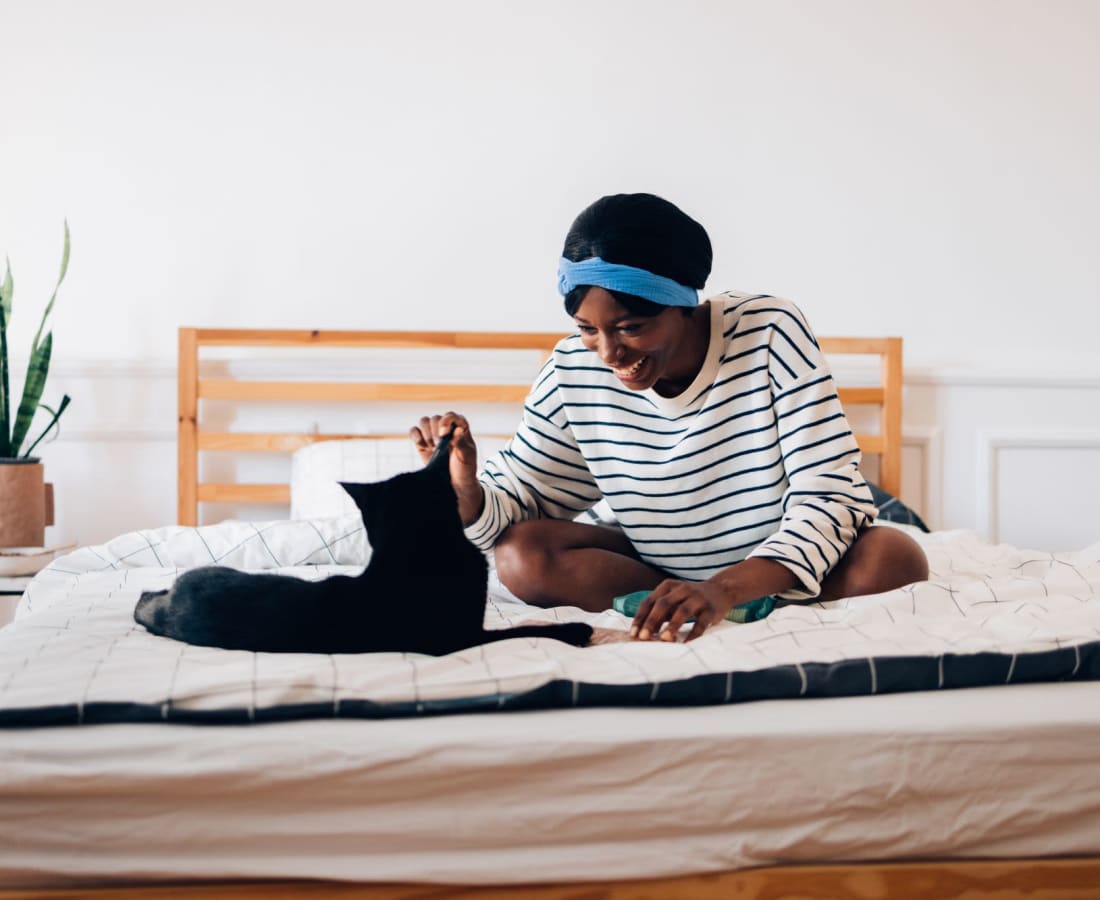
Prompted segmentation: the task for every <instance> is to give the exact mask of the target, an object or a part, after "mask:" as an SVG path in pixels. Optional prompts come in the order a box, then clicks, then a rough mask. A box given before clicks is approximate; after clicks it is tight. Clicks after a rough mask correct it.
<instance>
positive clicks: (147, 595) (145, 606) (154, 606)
mask: <svg viewBox="0 0 1100 900" xmlns="http://www.w3.org/2000/svg"><path fill="white" fill-rule="evenodd" d="M170 593H171V592H170V591H142V592H141V597H140V598H139V599H138V602H137V606H135V607H134V619H135V620H136V621H137V622H138V624H140V625H144V626H145V627H146V628H148V629H149V630H150V631H151V632H153V634H163V632H164V627H163V622H164V617H165V614H166V613H167V612H168V599H169V597H168V595H169V594H170Z"/></svg>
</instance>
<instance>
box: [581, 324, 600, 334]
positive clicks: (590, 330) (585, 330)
mask: <svg viewBox="0 0 1100 900" xmlns="http://www.w3.org/2000/svg"><path fill="white" fill-rule="evenodd" d="M577 328H578V330H579V331H580V333H581V334H595V333H596V329H595V328H594V327H592V326H591V325H578V326H577Z"/></svg>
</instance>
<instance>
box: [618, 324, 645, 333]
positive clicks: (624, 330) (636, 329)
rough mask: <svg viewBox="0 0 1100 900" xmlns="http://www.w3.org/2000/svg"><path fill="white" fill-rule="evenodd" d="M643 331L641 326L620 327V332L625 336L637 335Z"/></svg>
mask: <svg viewBox="0 0 1100 900" xmlns="http://www.w3.org/2000/svg"><path fill="white" fill-rule="evenodd" d="M641 330H642V326H641V325H620V326H619V331H621V332H622V333H623V334H637V333H638V332H639V331H641Z"/></svg>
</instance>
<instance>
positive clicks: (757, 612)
mask: <svg viewBox="0 0 1100 900" xmlns="http://www.w3.org/2000/svg"><path fill="white" fill-rule="evenodd" d="M649 593H650V592H649V591H633V592H632V593H629V594H621V595H620V596H618V597H615V598H614V599H613V600H612V601H611V608H612V609H613V610H615V612H618V613H622V614H623V615H624V616H631V617H633V615H634V614H635V613H636V612H637V611H638V607H639V606H641V605H642V601H643V600H644V599H645V598H646V597H648V596H649ZM773 609H775V597H773V596H771V595H770V594H769V595H768V596H766V597H757V598H756V599H755V600H750V601H749V602H748V603H742V604H741V605H740V606H735V607H734V608H733V609H731V610H730V611H729V612H728V613H726V621H728V622H756V621H758V620H759V619H763V618H764V617H765V616H767V615H768V614H769V613H770V612H771V611H772V610H773ZM688 621H689V622H693V621H695V620H694V619H688Z"/></svg>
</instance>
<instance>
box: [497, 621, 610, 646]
mask: <svg viewBox="0 0 1100 900" xmlns="http://www.w3.org/2000/svg"><path fill="white" fill-rule="evenodd" d="M482 635H483V637H482V643H484V644H488V643H490V642H491V641H506V640H508V638H519V637H546V638H551V639H553V640H555V641H564V642H565V643H567V644H572V645H573V646H574V647H585V646H587V645H588V643H589V641H591V640H592V626H591V625H585V624H584V622H563V623H561V624H560V625H517V626H516V627H515V628H493V629H488V630H486V631H483V632H482Z"/></svg>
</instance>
